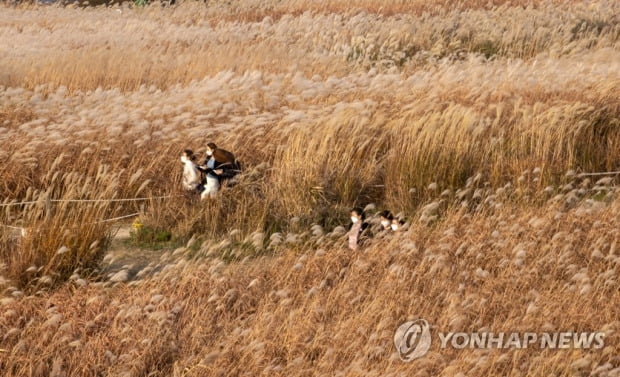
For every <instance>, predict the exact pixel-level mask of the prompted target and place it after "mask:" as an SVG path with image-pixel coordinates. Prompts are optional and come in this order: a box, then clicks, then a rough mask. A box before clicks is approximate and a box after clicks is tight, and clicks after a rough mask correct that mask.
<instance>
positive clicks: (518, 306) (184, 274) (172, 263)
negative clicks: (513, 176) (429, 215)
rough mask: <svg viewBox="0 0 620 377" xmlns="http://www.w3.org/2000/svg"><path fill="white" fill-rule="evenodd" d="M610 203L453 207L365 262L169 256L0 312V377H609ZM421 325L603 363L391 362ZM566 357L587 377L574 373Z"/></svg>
mask: <svg viewBox="0 0 620 377" xmlns="http://www.w3.org/2000/svg"><path fill="white" fill-rule="evenodd" d="M618 205H619V202H618V201H617V200H616V201H614V202H613V203H612V204H611V205H610V206H607V205H604V204H601V203H600V202H599V203H588V202H586V203H584V204H583V205H580V206H578V207H576V208H574V209H571V210H568V211H565V210H561V207H558V205H556V204H549V205H547V206H545V207H544V208H543V209H542V210H538V209H537V210H532V209H520V208H517V207H513V206H511V205H506V207H504V208H502V209H500V210H497V211H490V212H487V213H486V214H484V215H471V214H468V213H467V211H461V210H454V211H449V212H448V213H444V214H442V216H443V217H444V220H443V221H442V223H441V224H440V225H439V226H437V227H427V226H425V225H422V224H419V223H415V224H413V225H412V226H411V228H410V229H409V231H408V232H407V233H403V234H402V235H401V236H397V237H394V238H393V239H391V240H382V241H378V242H374V243H372V244H370V245H368V247H367V248H366V249H365V250H364V251H363V252H361V253H351V252H350V251H348V250H346V249H344V248H343V242H342V241H341V242H340V243H336V244H333V241H326V242H325V243H323V245H325V246H326V249H322V248H321V249H318V250H324V251H318V250H317V251H316V252H315V248H314V247H304V248H303V250H300V249H297V251H285V252H282V253H281V254H279V255H277V256H274V257H264V258H260V259H253V260H251V261H246V262H243V263H234V264H230V265H226V264H225V263H223V262H221V261H220V260H219V259H207V260H206V261H205V260H202V259H198V260H196V259H191V258H189V257H182V256H180V257H177V258H168V259H167V261H166V262H165V263H166V264H168V265H169V266H168V267H167V269H165V270H163V272H160V273H159V274H158V275H155V276H154V277H153V278H149V279H146V280H142V281H139V282H138V283H134V284H130V285H115V286H110V285H104V286H102V285H101V283H91V284H89V285H88V286H87V287H79V286H77V285H74V283H69V284H67V285H66V286H64V287H62V288H61V289H59V290H58V291H56V292H55V293H53V294H49V295H45V296H44V297H34V296H33V297H25V298H22V299H21V300H18V301H15V302H10V303H7V304H5V305H4V306H3V307H2V308H3V310H2V311H3V314H2V315H1V316H0V330H2V333H3V334H7V335H6V336H5V337H4V339H3V340H2V343H0V344H1V345H2V348H4V349H5V352H4V354H3V358H2V359H0V366H2V368H3V371H4V373H5V375H6V376H22V375H42V376H45V375H54V373H52V371H54V370H55V373H56V375H60V374H58V373H66V375H81V376H94V375H101V374H104V375H128V376H129V375H131V376H143V375H148V374H149V373H153V375H175V376H181V375H183V376H203V375H253V376H257V375H265V376H268V375H286V376H307V375H350V376H353V375H355V376H357V375H360V376H361V375H364V376H369V375H392V374H394V375H404V374H406V375H409V374H411V373H413V374H414V375H418V376H430V375H442V376H453V375H457V372H462V373H465V374H467V375H504V376H522V375H530V376H543V375H544V376H548V375H555V376H573V375H585V374H589V373H590V372H591V371H592V370H594V369H596V368H597V367H600V366H603V367H604V368H603V369H605V368H607V371H609V370H612V369H613V370H615V373H617V372H618V371H619V370H620V369H618V368H619V367H620V360H618V357H617V355H618V351H619V349H618V340H619V339H618V335H617V334H618V333H617V332H618V330H619V327H620V322H619V321H618V315H619V314H620V313H619V311H618V306H617V305H614V304H613V303H615V302H617V300H619V299H620V297H619V292H620V290H619V289H618V280H617V279H618V275H617V269H618V264H619V263H620V257H619V256H618V252H617V250H616V248H617V245H616V243H617V240H618V228H619V226H620V224H619V223H618V217H617V215H616V214H617V211H618V210H619V208H618ZM330 245H331V246H330ZM325 251H326V252H325ZM188 253H189V251H185V252H183V251H182V254H181V255H188ZM479 270H482V271H486V272H488V276H486V275H484V274H481V273H479ZM105 286H107V287H105ZM418 316H420V317H423V318H426V319H427V320H428V321H429V322H430V323H432V324H433V325H435V326H437V327H436V329H437V330H442V331H449V330H451V329H455V330H457V331H476V330H478V329H481V328H483V327H484V328H488V329H492V330H493V331H496V332H499V331H560V330H563V331H577V332H579V331H590V330H592V329H597V330H600V331H605V332H607V333H608V336H607V337H606V340H605V341H606V348H604V349H602V350H585V349H582V350H570V351H566V350H545V351H539V350H534V349H530V350H487V351H485V350H461V351H459V350H450V349H446V350H440V349H439V348H438V344H437V343H435V345H434V346H433V348H432V349H431V353H430V354H428V355H427V356H425V357H424V358H422V359H420V360H416V361H414V362H412V363H409V364H408V363H402V362H400V361H399V360H398V356H397V355H396V353H395V350H394V348H393V345H392V336H393V332H394V330H395V328H396V327H397V326H398V325H399V324H400V323H401V322H402V321H404V320H405V319H407V318H409V317H418ZM578 360H586V361H587V366H586V367H581V368H583V369H582V370H575V369H574V368H576V366H577V365H579V364H578V363H577V361H578ZM582 362H583V361H580V363H582ZM605 365H608V366H605ZM50 373H52V374H50ZM599 375H609V376H613V375H616V374H613V373H612V374H605V373H603V374H599Z"/></svg>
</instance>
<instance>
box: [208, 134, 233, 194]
mask: <svg viewBox="0 0 620 377" xmlns="http://www.w3.org/2000/svg"><path fill="white" fill-rule="evenodd" d="M199 169H200V171H202V172H203V173H205V175H206V184H205V190H204V191H203V192H202V194H201V198H202V199H205V198H214V197H215V196H216V194H217V192H218V191H219V190H220V187H221V186H222V183H223V182H224V180H227V179H230V178H233V177H234V176H235V175H237V174H238V173H239V163H238V162H237V160H236V159H235V156H234V155H233V154H232V153H230V152H229V151H227V150H225V149H221V148H218V147H217V145H215V143H208V144H207V150H206V160H205V163H204V165H203V166H201V167H199Z"/></svg>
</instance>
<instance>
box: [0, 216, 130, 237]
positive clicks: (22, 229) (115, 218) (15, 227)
mask: <svg viewBox="0 0 620 377" xmlns="http://www.w3.org/2000/svg"><path fill="white" fill-rule="evenodd" d="M138 215H140V212H134V213H130V214H129V215H123V216H118V217H112V218H110V219H104V220H99V221H94V222H90V223H87V224H101V223H108V222H113V221H117V220H122V219H126V218H129V217H134V216H138ZM0 226H3V227H5V228H9V229H16V230H19V231H20V232H21V233H22V235H23V234H24V232H25V231H27V230H28V228H24V227H21V226H13V225H6V224H0ZM49 228H51V227H45V228H37V229H36V230H41V229H49Z"/></svg>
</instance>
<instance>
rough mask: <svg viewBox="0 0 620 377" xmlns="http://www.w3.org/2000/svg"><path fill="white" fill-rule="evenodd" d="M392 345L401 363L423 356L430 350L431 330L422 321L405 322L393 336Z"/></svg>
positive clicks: (426, 323) (424, 321)
mask: <svg viewBox="0 0 620 377" xmlns="http://www.w3.org/2000/svg"><path fill="white" fill-rule="evenodd" d="M394 345H395V346H396V350H397V351H398V356H400V359H401V360H402V361H412V360H415V359H417V358H419V357H422V356H424V355H425V354H426V353H427V352H428V350H429V349H430V348H431V330H430V327H429V325H428V322H426V320H424V319H418V320H415V321H407V322H405V323H403V324H402V325H400V326H399V327H398V329H397V330H396V333H395V334H394Z"/></svg>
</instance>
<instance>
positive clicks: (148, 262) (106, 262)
mask: <svg viewBox="0 0 620 377" xmlns="http://www.w3.org/2000/svg"><path fill="white" fill-rule="evenodd" d="M130 231H131V225H130V224H123V225H120V227H119V228H118V230H117V231H116V233H115V235H114V238H113V240H112V243H111V245H110V248H109V250H108V251H107V252H106V254H105V256H104V258H103V261H102V263H101V272H102V274H103V275H104V276H105V277H106V278H107V279H109V280H111V281H115V282H121V281H131V280H138V279H142V278H144V277H147V276H150V275H152V274H153V273H155V272H157V271H159V270H161V268H162V265H161V261H162V257H167V256H168V255H169V252H170V251H171V250H170V249H165V248H164V249H160V250H150V249H146V248H141V247H136V246H132V245H131V244H130V242H129V240H130V233H129V232H130Z"/></svg>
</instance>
